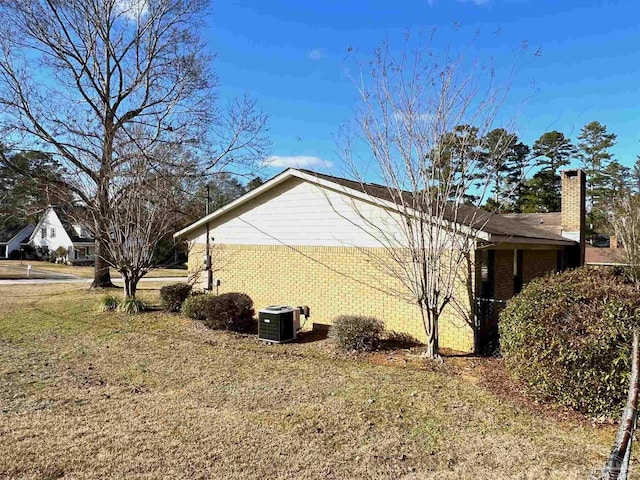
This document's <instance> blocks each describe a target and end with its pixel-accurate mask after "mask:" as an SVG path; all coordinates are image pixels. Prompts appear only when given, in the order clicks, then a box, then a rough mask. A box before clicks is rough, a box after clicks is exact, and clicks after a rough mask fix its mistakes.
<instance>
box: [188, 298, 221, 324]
mask: <svg viewBox="0 0 640 480" xmlns="http://www.w3.org/2000/svg"><path fill="white" fill-rule="evenodd" d="M215 298H216V297H215V296H214V295H208V294H202V295H192V296H191V297H189V298H187V299H186V300H185V301H184V303H183V304H182V313H184V314H185V315H186V316H187V317H189V318H192V319H194V320H205V319H206V318H207V311H208V310H209V305H210V304H211V302H213V301H215Z"/></svg>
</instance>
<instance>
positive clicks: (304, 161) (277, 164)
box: [263, 155, 332, 168]
mask: <svg viewBox="0 0 640 480" xmlns="http://www.w3.org/2000/svg"><path fill="white" fill-rule="evenodd" d="M263 165H264V166H265V167H274V168H289V167H293V168H317V167H326V168H330V167H331V166H332V163H331V162H328V161H326V160H323V159H322V158H320V157H314V156H311V155H292V156H283V155H272V156H271V157H269V158H267V159H266V160H265V161H264V162H263Z"/></svg>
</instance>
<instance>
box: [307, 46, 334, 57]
mask: <svg viewBox="0 0 640 480" xmlns="http://www.w3.org/2000/svg"><path fill="white" fill-rule="evenodd" d="M328 56H329V52H327V49H326V48H314V49H313V50H311V51H310V52H309V53H308V54H307V57H309V59H310V60H320V59H322V58H326V57H328Z"/></svg>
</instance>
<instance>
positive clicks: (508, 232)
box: [297, 169, 575, 244]
mask: <svg viewBox="0 0 640 480" xmlns="http://www.w3.org/2000/svg"><path fill="white" fill-rule="evenodd" d="M297 170H299V171H301V172H303V173H306V174H308V175H312V176H314V177H317V178H319V179H322V180H327V181H329V182H333V183H336V184H338V185H341V186H343V187H347V188H350V189H353V190H356V191H359V192H363V193H365V194H367V195H370V196H371V197H375V198H379V199H381V200H386V201H390V202H394V203H395V200H394V199H398V195H399V194H398V193H395V191H393V190H390V189H389V188H388V187H385V186H383V185H377V184H374V183H361V182H357V181H354V180H348V179H346V178H341V177H334V176H331V175H326V174H323V173H318V172H314V171H312V170H305V169H297ZM401 194H402V196H403V198H404V199H405V201H407V203H408V204H410V201H411V199H412V193H411V192H406V191H403V192H401ZM447 220H449V221H455V222H456V223H458V224H461V225H465V226H468V227H472V228H478V229H480V230H481V231H483V232H486V233H489V234H491V235H500V236H506V237H523V238H531V239H536V240H550V241H554V242H558V241H560V242H563V243H567V244H573V243H575V242H573V241H572V240H569V239H566V238H564V237H562V236H561V235H559V234H558V233H555V232H551V231H548V230H546V229H543V228H539V227H538V226H532V225H531V224H530V223H528V222H526V221H524V222H523V221H519V220H516V219H515V218H513V217H510V216H507V215H501V214H498V213H491V212H487V211H485V210H481V209H479V208H476V207H473V206H470V205H459V206H458V208H453V206H452V208H451V210H450V212H449V216H448V218H447Z"/></svg>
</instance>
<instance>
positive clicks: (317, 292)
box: [175, 169, 585, 352]
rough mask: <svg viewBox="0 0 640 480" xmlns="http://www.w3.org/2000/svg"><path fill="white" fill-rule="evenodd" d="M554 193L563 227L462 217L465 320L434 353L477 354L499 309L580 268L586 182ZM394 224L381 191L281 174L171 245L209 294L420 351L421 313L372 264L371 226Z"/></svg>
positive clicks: (572, 175) (575, 175) (556, 220)
mask: <svg viewBox="0 0 640 480" xmlns="http://www.w3.org/2000/svg"><path fill="white" fill-rule="evenodd" d="M562 181H563V203H562V205H563V212H562V213H561V214H559V215H558V214H554V213H550V214H532V215H526V214H522V215H499V214H490V213H487V212H483V211H479V210H477V209H474V208H473V207H464V208H465V209H469V213H472V214H473V218H475V219H478V218H481V219H482V220H481V222H480V223H476V224H477V225H481V226H480V227H479V228H478V230H480V235H479V241H478V242H477V244H476V248H475V252H474V255H473V258H472V265H470V267H469V269H468V271H466V272H465V277H464V278H463V280H462V282H461V288H460V289H459V290H460V292H459V294H458V295H459V296H460V297H461V299H462V300H461V302H459V303H460V304H462V305H466V306H467V308H466V310H465V312H461V311H460V309H449V311H447V312H445V315H444V316H443V318H442V320H441V323H440V327H439V336H440V346H441V347H445V348H451V349H454V350H459V351H464V352H471V351H474V350H477V349H478V348H480V347H481V346H482V343H483V342H484V341H486V340H487V339H488V338H489V337H490V336H491V335H492V334H493V333H494V332H495V328H496V322H497V320H496V319H497V315H496V308H495V307H496V306H497V307H499V306H500V304H501V301H504V300H507V299H509V298H511V297H512V296H513V295H514V293H516V292H517V291H519V289H520V288H521V287H522V285H523V284H526V283H527V282H528V281H530V280H531V279H533V278H535V277H538V276H541V275H544V274H545V273H548V272H550V271H556V270H561V269H564V268H567V267H572V266H577V265H581V264H582V263H583V261H584V260H583V259H584V183H585V179H584V174H583V172H582V171H580V170H569V171H565V172H563V173H562ZM363 218H365V219H368V220H367V221H365V220H363ZM396 221H404V220H403V219H401V218H400V216H399V213H398V211H397V209H394V204H393V203H392V202H390V201H389V194H388V189H386V187H382V186H379V185H374V184H365V185H363V184H361V183H359V182H355V181H351V180H348V179H344V178H338V177H333V176H329V175H324V174H320V173H316V172H311V171H308V170H301V169H288V170H286V171H284V172H282V173H281V174H279V175H277V176H276V177H274V178H272V179H271V180H269V181H268V182H266V183H265V184H264V185H262V186H260V187H259V188H257V189H255V190H253V191H251V192H249V193H247V194H246V195H244V196H242V197H240V198H239V199H237V200H235V201H234V202H232V203H230V204H229V205H227V206H225V207H223V208H221V209H219V210H217V211H215V212H213V213H211V214H210V215H207V216H205V217H204V218H202V219H200V220H198V221H197V222H195V223H194V224H192V225H190V226H188V227H186V228H184V229H183V230H181V231H179V232H177V233H176V234H175V237H176V238H180V239H183V240H186V241H187V242H188V243H189V270H190V273H191V274H192V275H193V276H194V278H195V281H196V283H197V285H199V286H200V287H202V288H203V289H205V290H214V291H218V292H219V293H222V292H229V291H241V292H245V293H247V294H249V295H250V296H251V298H253V300H254V303H255V305H256V308H257V309H260V308H264V307H266V306H268V305H273V304H285V305H309V306H310V308H311V319H312V320H313V323H314V324H323V325H326V324H330V323H331V321H332V319H333V318H335V317H336V316H337V315H341V314H365V315H372V316H376V317H378V318H380V319H383V320H384V321H385V324H386V327H387V328H388V329H390V330H395V331H398V332H403V333H407V334H409V335H411V336H413V337H415V338H417V339H418V340H424V339H425V335H424V332H423V328H422V323H421V320H420V313H419V311H418V309H417V307H415V306H414V305H411V304H409V303H407V302H406V301H403V300H402V299H401V298H399V297H398V296H396V295H391V294H389V293H388V292H389V291H390V290H392V289H393V288H394V287H395V286H394V285H393V283H394V279H393V278H391V277H389V276H388V275H385V274H384V273H383V272H382V270H381V269H380V268H379V266H378V265H376V262H374V261H372V258H376V256H378V257H379V256H380V255H381V254H383V253H381V252H384V250H385V249H384V248H383V247H384V246H383V245H381V243H380V240H379V237H377V236H376V235H372V234H370V228H371V225H372V224H376V225H377V228H388V229H390V231H391V232H392V229H393V228H395V227H394V222H396ZM476 221H477V220H476ZM545 222H547V223H545ZM392 233H393V232H392ZM207 246H208V248H207ZM207 250H208V251H209V255H205V252H206V251H207ZM382 287H385V288H382ZM386 287H389V288H386Z"/></svg>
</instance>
